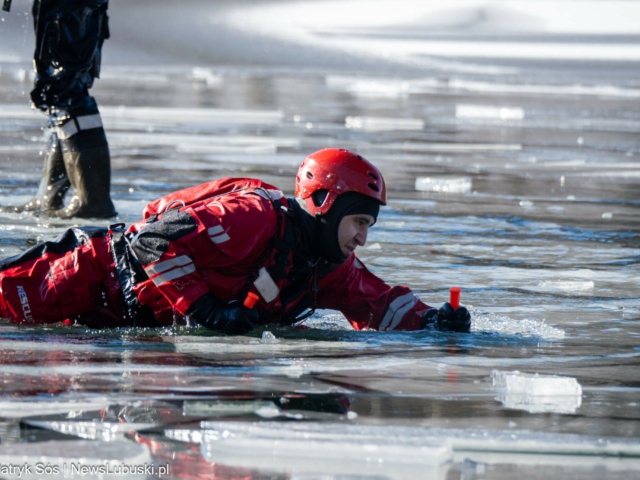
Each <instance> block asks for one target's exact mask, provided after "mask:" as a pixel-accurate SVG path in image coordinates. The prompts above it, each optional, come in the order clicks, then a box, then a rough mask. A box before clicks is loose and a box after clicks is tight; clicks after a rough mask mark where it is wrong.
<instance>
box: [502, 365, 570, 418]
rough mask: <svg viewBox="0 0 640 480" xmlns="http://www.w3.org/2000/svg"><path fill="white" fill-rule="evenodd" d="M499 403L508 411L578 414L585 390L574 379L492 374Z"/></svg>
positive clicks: (523, 374) (536, 375) (515, 372)
mask: <svg viewBox="0 0 640 480" xmlns="http://www.w3.org/2000/svg"><path fill="white" fill-rule="evenodd" d="M491 382H492V385H493V387H494V388H495V389H496V390H497V391H498V392H499V396H498V400H499V401H500V402H501V403H502V404H503V405H504V406H505V407H507V408H513V409H517V410H526V411H527V412H529V413H542V412H552V413H575V412H576V410H577V409H578V408H580V405H582V387H581V386H580V384H579V383H578V381H577V380H576V379H575V378H571V377H561V376H557V375H539V374H537V373H536V374H527V373H520V372H518V371H517V370H516V371H513V372H502V371H499V370H492V371H491Z"/></svg>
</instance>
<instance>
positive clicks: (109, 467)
mask: <svg viewBox="0 0 640 480" xmlns="http://www.w3.org/2000/svg"><path fill="white" fill-rule="evenodd" d="M169 473H170V470H169V464H167V465H152V464H142V465H127V464H126V463H106V464H101V465H95V464H93V465H91V464H90V465H87V464H86V463H81V462H69V463H55V464H51V463H35V464H31V463H25V464H23V465H11V464H5V465H0V475H11V476H13V477H18V478H21V477H23V476H24V477H26V476H31V475H43V476H47V475H60V474H62V475H64V476H65V477H66V475H67V474H72V475H79V476H83V475H87V476H94V475H143V476H146V475H154V476H156V477H163V476H168V475H169Z"/></svg>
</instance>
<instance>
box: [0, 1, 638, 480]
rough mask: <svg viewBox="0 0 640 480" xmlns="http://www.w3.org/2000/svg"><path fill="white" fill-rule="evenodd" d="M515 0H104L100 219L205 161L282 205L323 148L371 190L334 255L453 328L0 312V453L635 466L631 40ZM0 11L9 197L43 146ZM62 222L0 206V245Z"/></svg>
mask: <svg viewBox="0 0 640 480" xmlns="http://www.w3.org/2000/svg"><path fill="white" fill-rule="evenodd" d="M480 3H482V2H480ZM533 3H534V2H510V3H509V4H508V5H507V6H504V7H502V6H501V5H502V4H500V5H495V4H488V3H487V4H486V5H484V4H482V5H480V6H477V5H476V6H474V5H471V3H469V2H466V3H465V2H462V4H461V5H460V6H459V8H458V9H456V10H453V9H447V8H444V7H443V8H444V9H443V10H442V12H440V13H438V12H436V11H432V10H429V8H430V7H429V8H427V7H425V6H424V5H422V6H419V5H418V4H414V5H413V6H412V8H413V10H412V11H415V12H417V13H416V14H415V15H413V16H411V15H408V16H407V15H405V16H404V17H403V16H402V15H401V14H400V13H398V12H399V11H400V10H402V9H400V7H398V8H397V9H396V8H388V6H387V7H385V6H384V5H385V4H384V2H382V3H380V2H372V3H371V6H370V8H371V12H370V19H371V20H370V21H369V23H367V21H366V19H367V18H369V17H367V16H362V15H361V16H349V15H347V13H345V11H344V8H346V6H348V5H351V4H353V5H355V6H356V7H358V8H361V7H362V4H359V3H358V2H344V3H343V4H342V6H341V5H339V4H337V3H333V2H325V3H324V7H323V8H322V9H319V8H318V7H317V5H318V3H317V2H285V3H275V2H269V1H264V2H238V3H236V2H216V3H215V4H214V5H210V2H198V1H191V2H187V3H184V2H183V3H181V4H179V5H178V4H173V3H170V2H153V3H152V2H146V1H138V2H124V1H114V0H112V2H111V6H110V15H111V30H112V39H110V40H109V41H108V43H107V44H106V47H105V59H104V65H103V75H102V79H101V80H100V81H99V82H98V83H97V85H96V87H95V88H94V89H93V93H94V95H95V96H96V98H97V99H98V102H99V104H100V105H101V112H102V116H103V119H104V122H105V127H106V130H107V135H108V139H109V144H110V148H111V153H112V166H113V186H112V193H113V199H114V203H115V205H116V208H117V209H118V211H119V212H120V214H119V217H118V221H122V222H125V223H127V224H129V223H131V222H133V221H135V220H137V219H139V218H140V214H141V210H142V208H143V207H144V205H145V204H146V203H147V202H148V201H150V200H152V199H154V198H157V197H159V196H162V195H164V194H166V193H169V192H171V191H173V190H176V189H179V188H184V187H187V186H191V185H194V184H197V183H200V182H202V181H205V180H209V179H214V178H221V177H225V176H249V177H259V178H262V179H264V180H266V181H268V182H270V183H273V184H275V185H277V186H279V187H281V188H282V189H283V190H284V191H285V193H287V194H292V190H293V189H292V186H293V181H292V180H293V177H294V173H295V171H296V169H297V166H298V165H299V163H300V162H301V160H302V159H303V158H304V156H305V155H307V154H308V153H310V152H313V151H315V150H318V149H320V148H324V147H327V146H340V147H344V148H349V149H352V150H354V151H357V152H358V153H360V154H362V155H364V156H366V157H367V158H368V159H370V160H371V161H373V162H374V163H375V164H376V165H377V166H379V167H380V169H381V170H382V171H383V173H384V175H385V178H386V180H387V185H388V188H389V195H390V197H391V200H390V202H389V206H388V207H386V208H384V209H383V210H382V213H381V217H380V219H379V221H378V223H377V224H376V226H375V227H374V228H373V229H372V231H371V232H370V236H369V241H368V244H367V245H366V247H365V248H362V249H361V250H359V251H358V256H359V258H361V260H363V261H364V262H365V263H366V264H367V266H368V267H369V268H370V269H372V270H373V271H374V272H375V273H376V274H378V275H380V276H381V277H382V278H384V279H385V280H386V281H388V282H389V283H392V284H397V283H399V284H405V285H408V286H410V287H411V288H412V289H414V291H416V292H417V293H418V294H419V295H420V296H421V298H423V299H424V300H425V301H426V302H427V303H429V304H432V305H439V304H441V303H443V302H444V301H446V300H447V294H448V288H449V287H450V286H454V285H457V286H460V287H462V288H463V299H462V300H463V304H465V305H470V306H472V312H473V314H474V323H473V326H472V333H471V334H468V335H464V334H444V333H434V332H415V333H379V332H354V331H351V330H349V327H348V324H347V323H346V321H345V320H344V319H343V318H342V317H341V315H339V314H337V313H336V312H330V311H324V312H318V313H317V314H316V315H314V317H312V319H310V320H309V321H307V326H309V327H311V329H308V330H298V329H291V328H281V327H275V326H274V327H273V328H269V329H268V330H269V332H270V333H271V334H269V333H268V332H267V331H263V330H260V331H257V332H254V333H252V334H250V335H248V336H246V337H234V338H225V337H221V336H217V335H211V334H210V333H209V332H207V331H206V330H204V329H198V328H185V327H174V328H168V329H163V330H116V331H88V330H84V329H82V328H75V327H64V326H58V327H49V328H24V327H16V326H12V325H10V324H8V323H6V324H3V325H0V342H1V346H2V348H1V350H0V355H1V362H0V363H1V364H2V366H1V367H0V377H1V378H0V380H2V385H3V387H2V390H1V392H0V417H1V420H0V441H1V445H0V465H4V464H5V463H10V462H13V463H16V464H17V463H23V461H22V460H20V461H18V458H20V459H21V458H22V457H18V453H16V452H19V454H20V455H22V454H26V455H30V458H31V459H33V458H40V455H42V454H43V452H44V454H46V455H48V457H46V458H47V459H53V458H54V457H55V458H57V457H56V455H58V453H56V452H58V450H56V449H59V450H60V451H61V452H62V453H61V454H59V455H58V456H60V457H64V458H66V460H64V461H62V460H60V462H62V463H60V468H61V469H62V468H63V467H64V468H67V467H69V465H71V464H72V463H73V462H78V461H79V459H84V461H85V462H87V463H88V464H91V463H92V462H93V464H97V463H98V462H100V461H103V460H112V463H114V464H116V463H117V464H121V463H123V462H124V463H125V464H127V465H134V466H135V465H151V464H152V463H153V464H154V465H155V466H156V467H158V468H159V467H161V466H166V465H167V464H168V465H169V469H170V470H171V478H240V477H241V478H280V477H283V478H284V477H287V478H291V477H295V478H346V477H349V478H351V477H367V478H371V477H376V478H425V477H426V478H443V479H445V478H446V479H454V478H456V479H457V478H464V479H481V478H498V479H503V478H504V479H507V478H514V477H516V476H517V477H520V478H527V479H528V478H580V479H584V478H592V479H599V478H616V479H617V478H636V477H637V475H638V471H639V470H640V462H639V461H638V457H640V443H638V437H639V435H640V410H639V408H640V376H639V375H640V374H639V373H638V371H639V369H638V366H639V364H640V341H639V337H640V327H639V326H638V325H639V323H638V322H639V321H640V299H639V298H638V297H639V295H638V291H639V288H640V271H639V269H638V264H639V262H640V223H639V221H638V213H639V211H640V189H639V188H638V183H639V179H640V161H639V160H638V158H639V156H640V135H639V133H640V128H639V127H640V82H639V81H638V78H639V77H638V75H637V73H638V71H639V70H638V66H639V61H640V54H638V49H639V47H638V38H639V37H638V34H639V33H640V32H634V31H633V28H632V27H629V26H628V25H627V23H628V22H627V23H625V22H626V21H625V19H624V17H625V16H624V15H621V16H620V18H619V19H618V22H619V24H613V25H612V26H610V30H611V31H609V32H601V31H597V32H596V33H599V35H592V34H589V32H586V33H585V32H575V31H571V30H566V31H565V30H563V28H565V27H563V26H562V25H564V24H562V21H561V20H562V18H564V17H563V8H565V7H566V5H565V4H564V3H562V2H561V3H560V4H559V7H557V8H558V10H557V11H555V12H553V11H551V10H549V11H546V10H544V9H542V10H540V13H539V15H538V16H537V17H536V16H531V15H530V13H527V12H528V11H527V8H528V6H531V5H532V4H533ZM573 3H575V4H576V12H578V13H579V12H583V13H584V12H588V11H589V10H588V9H587V10H584V9H580V5H581V3H580V2H577V3H576V2H573ZM628 3H629V5H630V6H629V7H628V8H631V9H633V8H636V7H635V6H634V4H633V3H630V2H628ZM578 4H579V5H578ZM152 5H153V6H152ZM380 5H382V6H380ZM402 5H404V3H403V4H402ZM563 5H565V6H564V7H563ZM538 6H539V5H538ZM405 7H406V6H405ZM507 7H508V8H507ZM385 8H387V10H385ZM585 8H586V7H585ZM589 8H595V7H593V6H589ZM616 8H618V9H619V8H621V7H620V5H619V4H618V3H616V2H612V3H611V6H610V9H611V10H612V11H617V10H616ZM625 8H627V7H625ZM21 9H22V13H21ZM421 9H422V10H421ZM14 10H15V11H16V13H15V14H12V16H8V15H3V19H5V21H4V22H3V23H2V26H1V29H0V41H1V42H2V45H4V47H3V50H2V54H1V55H0V60H1V62H0V67H1V72H0V158H1V160H0V172H1V173H2V175H0V195H2V199H3V202H10V203H14V202H18V201H21V200H27V199H28V198H30V197H29V195H30V194H31V193H32V192H33V191H34V190H35V188H36V185H37V182H38V179H39V171H40V169H41V165H42V156H41V155H42V153H41V152H42V150H43V149H44V146H45V141H44V137H43V131H42V126H43V124H44V119H43V117H42V116H41V115H40V114H38V113H36V112H32V111H30V110H29V108H28V102H27V98H28V97H27V95H28V91H29V90H30V82H31V80H30V73H29V68H30V66H29V55H30V54H31V49H32V42H33V38H32V33H31V32H30V30H29V28H30V26H29V24H28V22H29V20H30V19H29V17H27V16H25V15H24V13H25V12H26V6H24V5H20V4H17V5H14ZM423 10H424V11H423ZM623 11H624V10H623ZM634 11H635V10H633V11H630V12H629V15H631V13H633V12H634ZM283 12H286V13H288V14H290V15H291V18H288V17H287V18H285V17H286V16H285V15H284V13H283ZM323 12H325V13H323ZM331 12H334V13H335V19H336V20H331V19H329V20H327V19H326V18H325V17H326V15H329V14H330V13H331ZM380 12H382V13H385V12H386V14H385V15H388V21H387V23H385V22H382V23H380V22H378V20H376V19H377V18H378V17H377V15H378V16H379V15H382V14H381V13H380ZM420 12H422V14H421V15H422V16H421V15H418V13H420ZM443 12H444V13H443ZM545 15H546V17H545ZM585 15H586V14H585ZM602 15H604V13H602ZM405 17H407V18H405ZM408 17H411V18H408ZM363 18H364V19H365V20H363ZM383 18H385V17H384V15H383ZM545 18H546V19H547V20H549V19H556V23H555V24H554V23H553V22H551V23H549V24H545V23H544V22H543V20H544V19H545ZM310 19H313V21H312V20H310ZM541 19H542V20H541ZM549 21H551V20H549ZM581 21H582V23H580V22H578V23H580V24H581V25H583V26H584V28H585V29H588V28H590V25H592V23H590V22H591V20H589V18H588V15H587V16H585V17H584V18H582V19H581ZM278 22H279V23H278ZM349 22H352V23H351V24H350V23H349ZM438 22H440V23H438ZM558 22H559V24H560V26H558V25H557V24H558ZM438 25H440V27H437V26H438ZM545 25H546V26H547V27H548V28H550V30H545V29H544V28H543V27H545ZM549 25H551V27H549ZM554 25H555V26H554ZM616 25H618V27H619V28H618V30H616ZM427 27H429V28H427ZM552 27H553V28H552ZM545 28H546V27H545ZM554 28H555V30H554ZM566 28H568V27H566ZM425 32H427V33H425ZM482 42H485V43H486V42H489V43H490V45H491V46H492V50H491V53H487V54H484V55H483V54H479V53H477V52H475V50H474V48H475V47H474V46H477V45H481V44H483V43H482ZM530 44H533V45H534V46H537V47H536V48H535V49H534V50H533V52H534V54H532V53H531V51H530V50H528V49H527V48H528V47H527V45H530ZM459 45H462V47H459ZM623 47H624V48H623ZM456 48H462V49H463V51H465V52H466V51H469V52H470V53H469V54H468V55H469V56H466V57H465V56H464V55H461V54H460V53H456ZM434 49H436V50H437V49H441V51H442V52H443V53H442V54H440V55H435V54H434V53H433V52H434ZM465 49H467V50H465ZM602 49H604V50H602ZM474 52H475V53H474ZM614 54H615V55H619V56H620V58H619V59H618V60H615V61H614V60H613V59H612V58H613V57H612V55H614ZM532 55H533V57H534V58H532ZM557 57H562V58H557ZM426 177H428V178H429V179H430V180H422V179H424V178H426ZM416 181H418V182H417V183H416ZM416 187H419V188H422V189H423V190H416ZM424 189H426V190H424ZM91 223H92V224H104V225H106V222H102V223H100V222H91ZM74 224H77V222H75V221H44V220H40V219H38V218H34V217H32V216H29V215H22V216H21V215H8V214H3V215H2V216H0V255H2V256H3V257H4V256H9V255H13V254H16V253H18V252H20V251H22V250H24V249H25V248H27V247H28V246H30V245H32V244H34V243H36V242H40V241H44V240H47V239H50V238H52V237H54V236H56V235H57V234H59V233H60V232H62V231H63V230H64V229H65V228H68V227H69V226H70V225H74ZM273 337H275V338H273ZM514 372H515V373H514ZM87 440H92V441H87ZM70 441H71V442H74V443H71V444H70V443H69V442H70ZM43 442H54V443H43ZM104 442H108V444H107V443H104ZM16 444H20V446H19V447H20V448H19V449H18V450H16V448H17V447H12V445H16ZM27 444H28V445H27ZM29 461H31V460H29ZM33 461H34V462H37V461H36V460H33ZM47 461H49V460H47ZM50 461H51V462H53V463H52V465H54V463H55V461H58V460H55V461H54V460H50ZM65 462H66V463H65ZM65 465H66V466H65ZM2 473H4V472H2ZM67 473H68V472H67ZM148 473H149V472H146V473H142V474H141V475H138V476H136V475H134V477H136V478H143V477H144V476H145V475H147V474H148ZM161 473H162V472H160V471H158V470H156V471H155V473H154V474H152V475H151V477H150V478H157V477H159V476H160V474H161ZM64 474H65V472H61V473H59V474H58V477H64ZM34 475H35V476H34V477H32V478H43V477H42V475H40V476H38V475H36V474H34ZM154 475H155V476H154ZM0 476H1V475H0ZM147 476H148V475H147ZM9 477H10V476H8V478H9ZM10 478H13V477H10ZM23 478H24V477H23ZM47 478H55V475H51V476H48V477H47ZM86 478H98V476H94V477H91V476H89V477H86ZM104 478H124V476H123V475H119V476H118V475H115V474H113V475H112V476H111V477H104ZM165 478H166V477H165Z"/></svg>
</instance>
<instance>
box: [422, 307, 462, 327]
mask: <svg viewBox="0 0 640 480" xmlns="http://www.w3.org/2000/svg"><path fill="white" fill-rule="evenodd" d="M430 325H433V326H434V327H435V328H436V329H437V330H442V331H444V332H464V333H469V330H471V314H470V313H469V310H467V309H466V308H464V307H460V308H458V309H457V310H454V309H453V307H452V306H451V305H450V304H449V303H445V304H444V305H443V306H442V307H440V310H438V309H435V308H430V309H429V310H427V312H426V313H425V314H424V315H423V316H422V322H421V323H420V328H421V329H424V328H426V327H428V326H430Z"/></svg>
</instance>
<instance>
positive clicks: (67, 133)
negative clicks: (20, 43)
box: [14, 0, 116, 218]
mask: <svg viewBox="0 0 640 480" xmlns="http://www.w3.org/2000/svg"><path fill="white" fill-rule="evenodd" d="M107 7H108V0H35V1H34V3H33V21H34V28H35V31H36V49H35V53H34V67H35V70H36V78H35V85H34V89H33V90H32V92H31V99H32V101H33V104H34V105H35V106H36V107H38V108H39V109H40V110H42V111H43V112H45V113H46V114H48V115H49V124H48V126H49V128H50V130H51V140H50V142H49V143H50V149H49V152H48V156H47V159H46V160H45V169H44V174H43V178H42V181H41V183H40V187H39V189H38V192H37V194H36V196H35V197H34V198H33V199H32V200H31V201H30V202H28V203H27V204H26V205H23V206H20V207H14V208H15V211H17V212H22V211H33V212H44V213H46V214H48V215H51V216H57V217H60V218H71V217H111V216H114V215H115V214H116V212H115V209H114V207H113V203H112V202H111V198H110V193H109V191H110V185H111V160H110V156H109V146H108V144H107V139H106V136H105V133H104V129H103V127H102V120H101V118H100V113H99V111H98V105H97V104H96V101H95V99H94V98H93V97H91V96H90V95H89V88H91V86H92V85H93V81H94V79H95V78H97V77H98V76H99V73H100V61H101V50H102V45H103V43H104V40H105V39H107V38H109V28H108V17H107ZM69 186H73V190H74V198H73V200H72V201H71V203H70V204H69V206H68V207H67V208H64V209H63V208H62V207H63V197H64V194H65V193H66V191H67V190H68V188H69Z"/></svg>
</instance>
